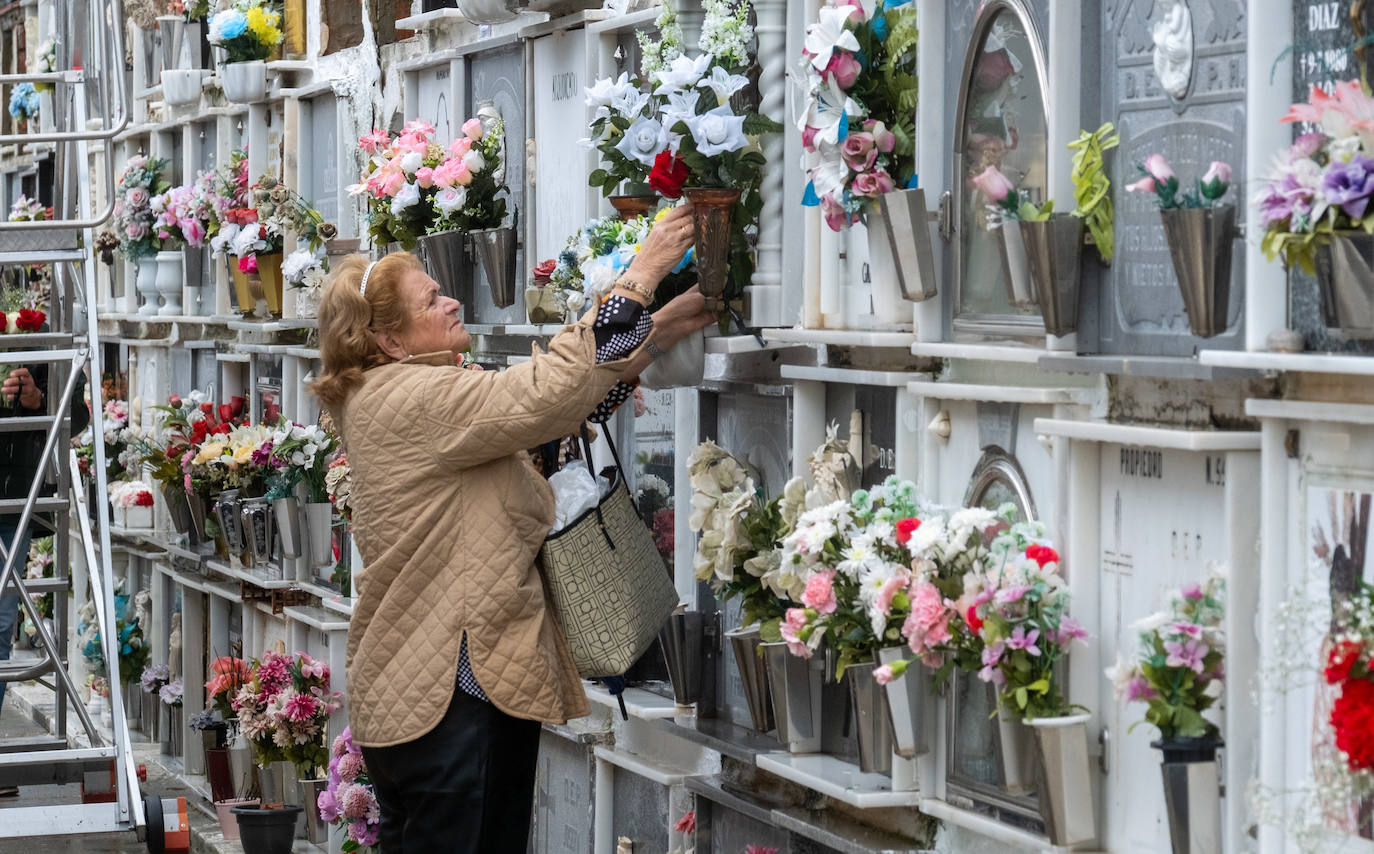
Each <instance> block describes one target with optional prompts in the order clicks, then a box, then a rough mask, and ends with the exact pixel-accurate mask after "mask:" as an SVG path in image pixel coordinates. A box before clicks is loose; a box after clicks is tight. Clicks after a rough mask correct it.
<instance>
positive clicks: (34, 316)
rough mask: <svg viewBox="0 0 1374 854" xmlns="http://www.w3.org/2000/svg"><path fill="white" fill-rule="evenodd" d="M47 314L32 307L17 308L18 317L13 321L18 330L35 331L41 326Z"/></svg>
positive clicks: (46, 318) (45, 320)
mask: <svg viewBox="0 0 1374 854" xmlns="http://www.w3.org/2000/svg"><path fill="white" fill-rule="evenodd" d="M47 320H48V316H47V315H46V314H44V313H43V312H41V311H39V310H37V309H34V308H21V309H19V317H18V319H16V320H15V321H14V325H15V326H16V327H18V329H19V331H20V332H37V331H39V330H40V329H42V328H43V324H44V323H46V322H47Z"/></svg>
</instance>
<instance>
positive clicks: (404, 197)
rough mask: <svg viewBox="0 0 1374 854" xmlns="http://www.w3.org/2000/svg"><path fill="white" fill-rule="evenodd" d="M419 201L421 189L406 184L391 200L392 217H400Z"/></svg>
mask: <svg viewBox="0 0 1374 854" xmlns="http://www.w3.org/2000/svg"><path fill="white" fill-rule="evenodd" d="M419 201H420V188H419V187H418V186H416V185H415V184H406V185H405V186H403V187H401V189H400V191H399V192H398V193H396V195H395V197H394V198H392V200H391V215H392V216H400V215H401V212H402V211H404V210H405V209H406V208H409V207H410V206H411V205H414V204H416V203H417V202H419Z"/></svg>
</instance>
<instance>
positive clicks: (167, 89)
mask: <svg viewBox="0 0 1374 854" xmlns="http://www.w3.org/2000/svg"><path fill="white" fill-rule="evenodd" d="M203 76H204V74H203V72H201V71H200V69H197V68H164V69H163V70H162V100H163V101H164V102H166V103H168V104H171V105H172V106H175V107H179V106H182V105H185V104H194V103H196V102H197V101H199V100H200V81H201V78H202V77H203Z"/></svg>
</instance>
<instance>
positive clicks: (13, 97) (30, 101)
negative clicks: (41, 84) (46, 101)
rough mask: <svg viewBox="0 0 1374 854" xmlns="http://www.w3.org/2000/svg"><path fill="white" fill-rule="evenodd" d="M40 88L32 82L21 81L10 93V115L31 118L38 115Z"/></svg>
mask: <svg viewBox="0 0 1374 854" xmlns="http://www.w3.org/2000/svg"><path fill="white" fill-rule="evenodd" d="M38 105H39V100H38V90H37V89H35V88H34V86H33V84H32V83H20V84H19V85H18V86H15V87H14V91H13V92H11V93H10V115H11V116H13V117H14V118H16V119H31V118H33V117H34V116H36V115H38Z"/></svg>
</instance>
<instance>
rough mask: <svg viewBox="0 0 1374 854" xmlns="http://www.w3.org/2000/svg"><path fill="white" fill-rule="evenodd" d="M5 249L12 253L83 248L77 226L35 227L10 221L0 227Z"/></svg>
mask: <svg viewBox="0 0 1374 854" xmlns="http://www.w3.org/2000/svg"><path fill="white" fill-rule="evenodd" d="M0 234H3V235H4V236H5V250H6V251H7V252H11V253H22V252H54V251H62V250H72V249H80V248H81V232H80V230H78V229H75V228H53V227H52V226H48V227H35V226H32V225H27V224H21V223H9V224H7V225H6V226H5V228H3V229H0Z"/></svg>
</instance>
